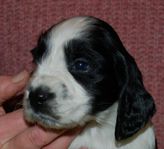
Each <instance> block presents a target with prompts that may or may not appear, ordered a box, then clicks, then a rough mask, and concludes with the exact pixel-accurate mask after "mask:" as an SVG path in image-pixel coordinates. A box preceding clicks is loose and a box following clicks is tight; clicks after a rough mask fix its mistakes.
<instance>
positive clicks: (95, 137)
mask: <svg viewBox="0 0 164 149" xmlns="http://www.w3.org/2000/svg"><path fill="white" fill-rule="evenodd" d="M113 136H114V128H113V130H112V127H111V128H108V129H107V128H106V127H92V126H88V127H87V128H85V129H84V131H83V132H82V133H81V134H80V135H79V136H78V137H77V138H76V139H75V140H74V141H73V142H72V144H71V145H70V147H69V149H80V148H81V147H86V148H87V149H110V148H111V149H116V148H115V144H114V142H115V141H114V137H113ZM109 145H110V148H109Z"/></svg>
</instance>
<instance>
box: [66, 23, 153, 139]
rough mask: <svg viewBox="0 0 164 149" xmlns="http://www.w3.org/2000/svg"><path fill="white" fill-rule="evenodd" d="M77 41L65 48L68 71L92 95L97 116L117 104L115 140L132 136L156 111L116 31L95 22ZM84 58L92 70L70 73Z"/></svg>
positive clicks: (135, 66)
mask: <svg viewBox="0 0 164 149" xmlns="http://www.w3.org/2000/svg"><path fill="white" fill-rule="evenodd" d="M84 32H86V33H84V34H83V36H82V37H80V39H76V40H71V41H70V42H68V43H67V45H66V46H65V51H66V59H67V64H68V65H69V66H68V69H69V71H70V72H71V73H72V75H73V76H74V78H75V79H76V80H77V81H78V82H80V84H82V85H83V86H84V88H86V90H87V91H89V93H90V94H91V95H92V97H93V99H92V104H93V106H92V107H93V108H92V111H91V114H96V113H98V112H100V111H103V110H105V109H107V108H109V106H111V105H112V104H113V103H114V102H115V101H117V100H118V101H119V106H118V116H117V122H116V130H115V137H116V139H117V140H122V139H126V138H127V137H130V136H132V135H133V134H135V133H136V132H137V131H139V130H140V129H141V128H143V127H144V126H145V125H146V123H147V122H148V121H149V120H150V118H151V117H152V116H153V114H154V112H155V105H154V102H153V99H152V97H151V95H150V94H149V93H148V92H147V91H146V89H145V87H144V85H143V81H142V76H141V72H140V71H139V69H138V67H137V65H136V62H135V60H134V59H133V58H132V56H131V55H130V54H129V53H128V52H127V51H126V49H125V47H124V46H123V44H122V42H121V41H120V39H119V37H118V35H117V34H116V32H115V31H114V30H113V29H112V27H111V26H109V25H108V24H107V23H105V22H103V21H101V20H96V21H95V22H94V23H91V24H90V25H89V27H88V30H87V31H84ZM78 58H84V59H87V60H88V61H89V63H90V65H91V71H89V72H85V73H79V72H76V71H74V72H73V71H72V70H71V68H70V65H71V63H73V61H74V60H76V59H78Z"/></svg>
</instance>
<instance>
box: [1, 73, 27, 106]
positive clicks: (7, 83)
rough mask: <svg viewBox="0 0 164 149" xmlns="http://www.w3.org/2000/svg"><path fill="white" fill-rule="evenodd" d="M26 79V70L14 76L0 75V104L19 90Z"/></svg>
mask: <svg viewBox="0 0 164 149" xmlns="http://www.w3.org/2000/svg"><path fill="white" fill-rule="evenodd" d="M28 79H29V73H28V72H27V71H22V72H20V73H19V74H17V75H16V76H14V77H11V76H0V82H1V83H0V104H1V103H2V102H4V101H5V100H7V99H8V98H10V97H12V96H14V95H16V94H17V93H18V92H20V91H21V90H22V89H23V88H24V87H25V85H26V83H27V81H28Z"/></svg>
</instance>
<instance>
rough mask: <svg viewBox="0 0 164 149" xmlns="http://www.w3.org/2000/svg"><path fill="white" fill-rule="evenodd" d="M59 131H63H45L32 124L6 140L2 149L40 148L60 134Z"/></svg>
mask: <svg viewBox="0 0 164 149" xmlns="http://www.w3.org/2000/svg"><path fill="white" fill-rule="evenodd" d="M61 133H63V132H59V131H56V132H54V131H46V130H44V129H42V128H40V127H38V126H34V127H31V128H29V129H27V130H25V131H24V132H23V133H21V134H19V135H18V136H16V137H15V138H13V139H12V140H10V141H9V142H7V143H6V144H5V145H4V146H3V147H2V149H13V148H20V149H40V148H42V147H43V146H45V145H47V144H49V143H50V142H51V141H53V140H54V139H55V138H57V137H58V136H60V135H61Z"/></svg>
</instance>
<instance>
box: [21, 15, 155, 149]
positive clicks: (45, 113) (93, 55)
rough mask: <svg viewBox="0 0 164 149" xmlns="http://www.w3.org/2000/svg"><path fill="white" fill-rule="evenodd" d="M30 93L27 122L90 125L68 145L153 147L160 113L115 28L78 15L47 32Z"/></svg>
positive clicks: (39, 48)
mask: <svg viewBox="0 0 164 149" xmlns="http://www.w3.org/2000/svg"><path fill="white" fill-rule="evenodd" d="M32 54H33V57H34V61H35V62H36V64H37V68H36V71H35V72H34V74H33V76H32V78H31V80H30V82H29V85H28V87H27V90H26V93H25V100H24V113H25V118H26V120H27V121H29V122H31V123H38V124H39V125H41V126H43V127H45V128H50V129H63V128H64V129H70V128H73V127H77V126H85V128H84V130H83V131H82V132H81V134H80V135H79V136H78V137H77V138H76V139H75V140H74V141H73V142H72V144H71V145H70V147H69V149H79V148H80V147H87V148H88V149H118V148H119V149H154V148H155V137H154V131H153V126H152V124H151V122H150V119H151V117H152V116H153V114H154V113H155V105H154V102H153V99H152V97H151V95H150V94H149V93H148V92H147V91H146V89H145V87H144V85H143V81H142V76H141V72H140V71H139V69H138V67H137V64H136V63H135V60H134V59H133V57H132V56H131V55H130V54H129V53H128V52H127V51H126V49H125V47H124V46H123V44H122V42H121V41H120V39H119V37H118V35H117V34H116V32H115V31H114V30H113V29H112V27H111V26H110V25H108V24H107V23H106V22H104V21H102V20H100V19H97V18H94V17H87V16H82V17H74V18H71V19H68V20H65V21H63V22H60V23H58V24H56V25H54V26H53V27H51V28H50V29H49V30H48V31H46V32H45V33H44V34H42V35H41V36H40V38H39V40H38V44H37V47H36V48H34V49H33V50H32Z"/></svg>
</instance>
